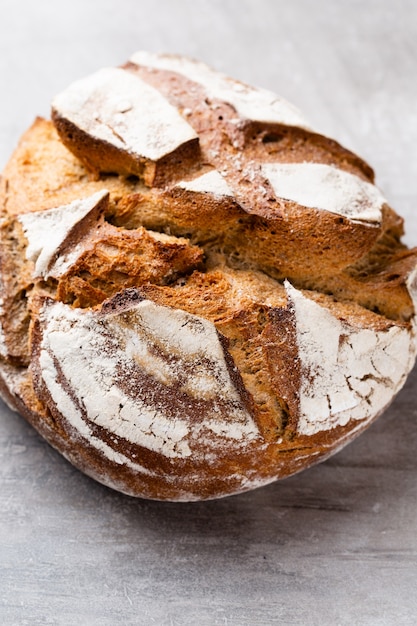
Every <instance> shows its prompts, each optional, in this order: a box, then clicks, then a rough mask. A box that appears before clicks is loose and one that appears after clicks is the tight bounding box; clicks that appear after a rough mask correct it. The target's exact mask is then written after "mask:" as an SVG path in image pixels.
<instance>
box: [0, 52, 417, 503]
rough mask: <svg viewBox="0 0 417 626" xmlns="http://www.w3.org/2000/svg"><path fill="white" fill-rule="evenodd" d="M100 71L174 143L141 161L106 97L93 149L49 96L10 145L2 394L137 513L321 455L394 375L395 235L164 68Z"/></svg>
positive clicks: (358, 426) (406, 281)
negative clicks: (168, 122) (163, 116)
mask: <svg viewBox="0 0 417 626" xmlns="http://www.w3.org/2000/svg"><path fill="white" fill-rule="evenodd" d="M158 63H159V61H158V60H157V65H158ZM186 63H187V62H186ZM123 72H125V73H126V76H125V74H123ZM117 76H118V77H120V78H121V80H124V78H126V80H127V83H128V84H131V81H132V80H133V81H135V80H136V79H138V80H139V79H140V81H142V82H141V83H139V84H138V89H140V88H142V86H141V85H142V83H143V84H145V85H147V86H149V87H151V88H152V89H154V90H156V92H157V94H159V95H158V98H160V96H162V99H165V100H166V102H167V103H168V105H169V107H172V110H173V111H174V113H173V118H172V119H174V120H175V119H176V117H175V115H177V116H178V113H179V114H180V116H181V117H182V119H183V120H184V126H182V127H181V129H182V130H181V132H179V133H178V141H177V144H176V143H175V141H176V135H175V132H173V134H172V137H171V140H170V141H171V143H168V141H167V140H166V138H165V137H162V138H160V139H161V142H162V143H161V145H160V146H159V147H158V146H157V148H158V149H159V152H156V153H155V152H152V150H151V148H152V149H153V146H152V145H151V143H152V141H151V140H150V139H149V138H147V139H146V138H145V139H143V137H142V136H141V135H140V132H141V131H140V129H139V131H137V133H136V134H135V133H133V132H132V133H130V130H129V128H127V130H126V135H123V132H124V131H125V129H124V127H123V124H122V125H121V126H120V124H121V122H120V119H119V117H120V115H119V114H124V112H125V110H126V111H129V110H130V109H131V108H132V107H130V105H129V103H126V102H124V101H123V102H116V105H115V106H116V113H115V115H116V117H115V121H114V127H113V126H112V127H111V130H112V133H113V135H114V137H115V138H116V139H115V141H114V143H112V142H111V137H110V139H109V140H107V139H103V137H107V135H106V134H105V133H104V134H102V135H101V134H100V133H101V129H100V127H98V126H97V123H98V122H99V123H101V121H100V120H101V118H100V115H101V114H103V115H102V117H103V119H105V121H106V120H107V121H106V124H107V127H109V125H110V126H111V124H110V122H109V121H108V118H105V115H108V111H107V110H103V111H102V112H100V111H98V113H97V115H96V113H93V118H94V119H89V118H88V115H89V114H87V113H85V115H86V116H87V119H86V120H81V122H79V118H78V117H76V116H75V118H74V119H75V122H74V119H73V118H72V117H71V115H72V113H73V111H72V109H71V107H72V106H73V101H72V99H71V98H70V99H69V101H68V100H66V99H65V94H64V98H63V99H62V98H60V99H58V100H56V101H54V102H56V107H55V105H54V110H53V114H52V118H53V121H52V122H50V121H47V120H42V119H37V120H36V121H35V122H34V124H33V126H32V127H31V128H30V129H29V130H28V131H27V132H26V133H25V135H24V136H23V137H22V140H21V142H20V144H19V146H18V148H17V150H16V151H15V153H14V155H13V156H12V158H11V159H10V161H9V164H8V165H7V166H6V168H5V171H4V173H3V176H2V179H1V181H0V213H1V217H2V224H1V229H0V235H1V242H2V243H1V250H0V278H1V292H2V293H1V296H2V307H1V311H0V329H1V335H0V355H1V356H0V389H1V393H2V394H3V396H4V397H5V399H6V400H7V401H8V402H9V403H10V404H11V405H12V406H13V407H14V408H15V409H17V410H18V411H19V412H21V413H22V414H23V415H24V416H25V417H26V419H28V421H29V422H30V423H32V424H33V426H34V427H35V428H36V429H37V430H38V431H39V432H40V433H41V434H42V436H44V437H45V438H46V439H47V440H48V441H49V442H50V443H51V444H52V445H53V446H55V447H56V448H57V449H58V450H60V451H61V452H62V453H63V454H64V455H65V456H66V457H67V458H68V459H69V460H70V461H71V462H72V463H74V465H76V466H77V467H79V468H80V469H81V470H82V471H84V472H86V473H87V474H89V475H90V476H93V477H94V478H96V479H97V480H100V481H102V482H104V483H106V484H109V485H110V486H112V487H114V488H116V489H119V490H121V491H123V492H125V493H129V494H131V495H135V496H143V497H148V498H157V499H170V500H187V499H206V498H213V497H219V496H223V495H228V494H231V493H236V492H239V491H244V490H247V489H250V488H253V487H256V486H259V485H261V484H265V483H267V482H269V481H271V480H274V479H276V478H281V477H285V476H288V475H290V474H292V473H294V472H296V471H299V470H301V469H304V468H306V467H308V466H310V465H311V464H313V463H316V462H318V461H319V460H322V459H324V458H326V457H327V456H328V455H329V454H331V453H332V451H334V450H336V449H338V448H339V447H340V446H342V445H344V444H345V443H346V442H347V441H349V440H350V439H352V438H353V437H354V436H356V435H357V434H358V433H359V432H361V430H363V429H364V428H365V427H366V426H367V425H368V424H369V423H371V422H372V421H373V420H374V419H375V418H376V416H377V415H378V414H379V413H380V412H381V411H382V410H383V409H384V408H385V406H387V405H388V404H389V402H390V401H391V399H392V397H394V395H395V393H397V391H398V390H399V389H400V387H401V385H402V384H403V382H404V380H405V377H406V375H407V372H408V371H409V369H410V367H411V365H412V363H413V361H414V355H415V335H414V333H415V329H414V328H415V326H414V325H415V322H414V313H415V309H414V306H415V305H414V302H413V297H414V298H415V287H413V284H412V283H413V280H414V278H413V277H414V276H415V271H416V270H415V268H416V265H417V251H416V250H415V249H413V250H409V249H407V248H406V247H405V246H404V245H403V244H402V243H401V240H400V238H401V236H402V233H403V224H402V220H401V218H400V217H399V216H398V215H397V214H396V213H395V212H394V211H393V210H392V209H390V208H389V207H388V205H387V204H386V202H385V201H384V200H383V198H382V196H381V194H380V192H379V191H378V190H377V189H376V188H375V187H374V186H373V184H372V183H373V171H372V169H371V168H370V167H369V166H368V165H367V164H366V163H364V161H362V159H360V158H359V157H357V156H356V155H354V154H353V153H351V152H349V151H348V150H346V149H344V148H343V147H342V146H340V145H339V144H338V143H337V142H335V141H333V140H331V139H329V138H327V137H323V136H322V135H320V134H318V133H315V132H314V131H312V130H308V129H306V128H300V127H297V126H294V125H289V124H286V123H284V122H283V123H277V122H276V121H270V122H268V121H259V120H256V119H249V118H246V117H244V116H243V117H242V113H241V111H240V109H239V106H238V105H239V101H238V102H237V104H236V100H235V95H236V94H234V95H233V94H232V95H233V97H232V98H231V102H228V101H227V100H224V99H222V98H220V97H219V96H218V94H219V93H222V92H221V91H220V92H219V91H218V90H217V92H216V91H214V93H215V95H214V96H213V94H212V93H209V92H210V85H209V86H207V85H205V84H204V81H202V82H201V83H200V82H199V81H198V80H193V79H191V78H190V76H189V75H188V76H187V73H186V72H185V73H184V74H183V73H181V71H173V70H172V68H171V69H167V68H166V67H163V63H162V65H161V66H160V67H151V66H149V67H148V66H146V64H145V65H140V64H138V63H136V62H130V63H128V64H127V65H126V66H124V69H120V68H119V69H118V70H117ZM94 80H95V79H94ZM222 80H223V79H222ZM88 84H89V83H88V81H87V86H88ZM222 84H223V83H222ZM106 85H107V83H106ZM135 88H136V87H135ZM100 89H102V86H100ZM106 89H108V86H106ZM146 89H147V87H146ZM233 89H234V87H233ZM233 89H232V90H233ZM245 89H249V88H247V87H245V86H243V87H242V86H241V85H238V86H237V87H236V89H235V91H236V93H238V94H240V93H246V92H245ZM207 90H208V91H207ZM94 93H95V92H94ZM100 93H101V92H100ZM250 93H252V92H250ZM216 94H217V95H216ZM93 95H94V94H93ZM110 95H111V94H110ZM252 95H253V94H252ZM94 97H96V96H94ZM151 97H153V96H152V94H151ZM259 97H261V98H262V97H264V96H262V94H260V96H259ZM62 103H63V104H62ZM97 103H98V105H100V98H99V99H98V100H97ZM67 104H68V106H67ZM135 106H136V105H135ZM135 106H134V107H133V109H135ZM129 107H130V108H129ZM91 110H93V109H91ZM161 110H162V109H161ZM164 110H165V109H164ZM169 111H170V109H168V112H169ZM144 114H145V115H147V113H146V112H144ZM112 115H113V113H112ZM149 115H151V116H152V115H153V113H150V114H149ZM117 116H119V117H117ZM284 117H285V110H284ZM129 119H132V118H129ZM84 121H85V122H86V123H85V124H84ZM110 121H111V120H110ZM151 121H152V123H153V122H154V121H155V120H154V119H153V118H152V119H151ZM133 123H134V121H133V122H132V124H133ZM181 123H182V122H181ZM187 125H188V126H187ZM187 128H188V130H187ZM120 129H121V130H120ZM184 129H185V130H184ZM171 130H172V128H171V127H169V128H168V131H169V132H171ZM174 130H175V128H174ZM119 131H120V133H121V134H119ZM168 131H167V132H168ZM103 132H104V131H103ZM135 132H136V131H135ZM187 133H188V134H187ZM193 134H195V137H194V136H193ZM136 135H137V136H138V137H142V139H141V142H142V143H140V142H138V143H137V144H135V141H136V139H137V136H136ZM187 137H188V139H187ZM190 137H191V138H190ZM129 142H131V143H130V144H129ZM147 142H148V143H147ZM156 143H158V142H156ZM132 146H133V147H132ZM161 146H162V147H161ZM173 146H174V147H173ZM175 146H177V147H175ZM164 150H165V153H164ZM152 154H154V155H155V154H156V156H149V155H152ZM305 165H307V166H309V165H312V166H314V167H313V168H310V169H308V168H307V169H305V167H304V166H305ZM286 168H287V169H286ZM303 168H304V169H303ZM300 172H302V174H300ZM291 176H295V177H297V176H298V177H300V176H301V179H300V178H299V179H297V178H296V179H297V180H301V181H302V182H303V179H302V176H305V177H306V181H305V188H306V189H307V191H308V193H306V194H304V195H303V196H300V197H298V189H296V191H295V192H294V190H293V187H292V186H291V184H289V186H288V185H287V183H288V180H289V177H291ZM326 177H327V178H326ZM329 180H330V183H329ZM317 181H319V184H318V188H317ZM281 184H284V185H287V186H286V187H285V193H284V192H283V193H282V194H281V195H280V193H279V191H280V185H281ZM301 186H302V187H304V184H303V185H301ZM295 187H297V186H296V185H295ZM288 189H289V191H288ZM323 189H324V192H323V193H322V191H323ZM309 193H310V195H312V196H313V201H311V202H310V198H309V196H308V194H309ZM349 194H350V195H349ZM300 198H302V199H300ZM346 198H347V200H346ZM46 218H47V220H46ZM65 220H66V221H65ZM45 225H47V228H49V229H50V233H49V231H48V233H47V234H45V229H46V226H45ZM49 234H50V236H49Z"/></svg>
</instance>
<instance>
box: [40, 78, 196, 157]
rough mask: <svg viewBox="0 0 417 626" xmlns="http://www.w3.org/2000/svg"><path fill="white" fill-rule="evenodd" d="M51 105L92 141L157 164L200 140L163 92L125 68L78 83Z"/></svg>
mask: <svg viewBox="0 0 417 626" xmlns="http://www.w3.org/2000/svg"><path fill="white" fill-rule="evenodd" d="M52 107H53V109H55V110H56V111H57V112H58V113H59V115H60V116H61V117H63V118H65V119H67V120H69V121H70V122H72V123H73V124H75V125H76V126H77V127H78V128H80V129H81V130H83V131H85V132H86V133H88V134H89V135H91V136H92V137H96V138H97V139H100V140H102V141H106V142H108V143H110V144H111V145H113V146H115V147H116V148H118V149H119V150H123V151H126V152H128V153H129V154H132V155H135V156H138V157H145V158H147V159H152V160H155V161H156V160H158V159H160V158H162V157H163V156H165V155H167V154H170V153H171V152H173V151H174V150H176V149H177V148H179V147H180V146H182V145H183V144H184V143H187V142H188V141H190V140H192V139H196V138H197V135H196V133H195V131H194V130H193V128H192V127H191V126H190V125H189V124H188V123H187V122H186V121H185V120H184V118H183V117H181V115H180V114H179V112H178V111H177V109H175V108H174V107H173V106H171V104H169V102H168V100H166V99H165V98H164V97H163V96H162V95H161V94H160V93H159V91H157V90H156V89H154V88H153V87H151V86H150V85H148V84H147V83H145V82H144V81H143V80H142V79H141V78H139V77H138V76H135V75H134V74H132V73H131V72H128V71H126V70H123V69H120V68H104V69H102V70H100V71H98V72H96V73H95V74H92V75H90V76H88V77H86V78H83V79H81V80H79V81H76V82H75V83H73V84H72V85H70V86H69V87H68V88H67V89H66V90H65V91H63V92H62V93H61V94H59V95H58V96H56V98H55V99H54V101H53V103H52Z"/></svg>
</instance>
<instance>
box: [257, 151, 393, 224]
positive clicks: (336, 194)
mask: <svg viewBox="0 0 417 626" xmlns="http://www.w3.org/2000/svg"><path fill="white" fill-rule="evenodd" d="M262 172H263V174H264V175H265V177H266V178H267V179H268V180H269V182H270V183H271V185H272V187H273V189H274V192H275V194H276V195H277V196H278V197H280V198H283V199H285V200H292V201H293V202H297V203H298V204H301V205H302V206H306V207H311V208H314V209H320V210H324V211H330V212H331V213H337V214H339V215H343V216H344V217H347V218H349V219H351V220H355V221H360V222H370V223H372V224H378V223H379V222H381V220H382V213H381V209H382V206H383V204H384V203H385V202H386V200H385V198H384V196H383V195H382V193H381V192H380V191H379V189H378V188H377V187H375V185H372V184H371V183H368V182H366V181H364V180H362V179H361V178H359V177H358V176H355V175H354V174H350V173H349V172H345V171H344V170H340V169H338V168H336V167H332V166H330V165H323V164H321V163H265V164H263V165H262Z"/></svg>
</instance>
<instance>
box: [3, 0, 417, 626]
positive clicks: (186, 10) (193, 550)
mask: <svg viewBox="0 0 417 626" xmlns="http://www.w3.org/2000/svg"><path fill="white" fill-rule="evenodd" d="M0 8H1V13H0V16H1V17H0V86H1V87H0V88H1V91H0V93H1V96H0V167H3V165H4V164H5V163H6V161H7V158H8V156H9V154H10V152H11V151H12V149H13V147H14V145H15V144H16V142H17V140H18V137H19V135H20V134H21V133H22V132H23V130H24V129H25V128H26V127H27V126H28V125H29V124H30V123H31V122H32V119H33V117H34V116H35V115H36V114H41V115H48V110H49V102H50V99H51V97H52V96H53V95H54V94H55V93H56V92H57V91H58V90H60V89H62V88H63V87H65V86H66V85H67V84H68V83H69V82H70V81H71V80H73V79H76V78H79V77H81V76H83V75H84V74H86V73H88V72H90V71H93V70H95V69H98V68H99V67H101V66H103V65H107V64H109V65H114V64H117V63H121V62H123V61H124V60H125V59H126V58H127V57H128V56H129V55H130V54H131V53H132V52H133V51H135V50H136V49H141V48H142V49H150V50H156V51H160V50H161V51H168V52H179V53H185V54H190V55H192V56H195V57H199V58H200V59H202V60H204V61H206V62H208V63H210V64H212V65H214V66H215V67H217V68H218V69H220V70H223V71H225V72H227V73H229V74H231V75H234V76H236V77H238V78H241V79H243V80H246V81H248V82H250V83H254V84H258V85H260V86H263V87H266V88H269V89H271V90H274V91H276V92H278V93H280V94H281V95H283V96H285V97H286V98H288V99H289V100H291V101H293V102H294V103H296V104H297V105H298V106H299V107H300V108H302V109H303V110H304V112H305V113H306V115H307V117H309V118H310V120H311V121H312V122H313V124H314V125H315V126H317V127H319V128H320V129H322V130H323V132H325V133H327V134H330V135H333V136H335V137H336V138H337V139H339V141H341V142H342V143H344V144H345V145H347V146H348V147H350V148H353V149H355V150H356V151H358V152H359V153H360V154H361V155H362V156H364V157H365V158H366V159H367V160H368V161H369V162H370V163H371V164H372V165H373V167H374V168H375V170H376V172H377V182H378V184H379V186H380V187H381V188H382V189H383V190H384V192H385V194H386V196H387V197H388V199H389V200H390V202H391V204H392V205H393V206H394V207H395V208H396V209H397V210H398V211H399V212H400V213H402V214H403V215H404V216H405V218H406V220H407V236H406V241H407V242H408V243H409V244H412V245H415V244H416V243H417V220H416V215H415V211H414V210H413V209H414V204H415V202H416V197H417V182H416V181H417V156H416V146H417V105H416V103H417V3H416V2H415V0H409V1H407V0H397V1H396V2H390V1H388V0H386V1H385V2H384V1H382V0H362V1H356V0H350V1H348V0H339V1H337V2H335V1H334V0H315V1H314V2H313V1H312V0H291V1H289V0H222V1H218V0H211V1H208V0H153V1H150V0H147V1H146V2H144V1H142V0H117V1H116V0H71V1H70V2H65V3H64V2H61V1H58V0H55V1H54V2H52V0H51V1H49V0H48V1H47V0H36V1H29V0H28V1H26V2H24V1H18V0H0ZM416 396H417V371H416V370H415V371H414V373H413V375H412V376H411V377H410V379H409V382H408V383H407V385H406V388H405V389H404V390H403V391H402V392H401V394H400V395H399V397H398V398H397V400H396V401H395V402H394V404H393V405H392V406H391V408H390V409H389V410H388V411H387V412H386V414H385V415H384V416H383V417H382V418H381V419H380V420H379V421H378V422H377V423H376V424H375V425H374V426H373V427H372V428H371V429H369V430H368V431H367V433H365V434H364V435H363V436H362V437H360V438H359V439H357V440H356V441H355V442H354V443H352V444H351V445H350V446H349V447H347V448H345V449H344V450H343V451H342V452H341V453H339V454H338V455H337V456H335V457H333V458H332V459H331V460H329V461H328V462H326V463H324V464H322V465H320V466H317V467H316V468H314V469H312V470H309V471H307V472H305V473H303V474H300V475H298V476H296V477H293V478H290V479H287V480H286V481H283V482H281V483H276V484H274V485H271V486H269V487H266V488H263V489H260V490H258V491H255V492H252V493H249V494H246V495H243V496H237V497H233V498H229V499H225V500H219V501H217V502H211V503H200V504H189V505H184V504H181V505H178V504H161V503H155V502H146V501H140V500H133V499H130V498H127V497H124V496H121V495H119V494H116V493H113V492H111V491H110V490H108V489H106V488H105V487H102V486H100V485H98V484H96V483H94V482H93V481H91V480H89V479H88V478H86V477H84V476H83V475H81V474H80V473H78V472H77V471H76V470H74V469H73V468H72V467H71V466H69V465H68V464H67V463H66V461H64V460H63V459H62V458H61V457H60V456H59V455H58V454H57V453H55V452H54V451H53V450H51V449H50V448H49V446H48V445H47V444H46V443H44V442H43V441H41V440H40V438H39V437H38V436H37V434H36V433H35V432H33V430H32V429H31V428H30V427H29V426H27V425H26V424H25V422H24V421H23V420H22V419H21V418H19V417H18V416H15V415H14V414H12V413H11V412H10V411H9V410H8V409H7V408H6V407H4V406H3V405H1V406H0V418H1V419H0V623H1V624H2V625H3V624H4V625H5V626H14V625H19V626H20V625H28V626H32V625H37V624H39V625H42V626H48V625H65V626H66V625H68V626H70V625H71V626H72V625H73V624H80V625H82V626H84V625H85V626H89V625H90V624H91V625H106V626H107V625H109V626H113V625H115V624H121V625H125V624H126V625H130V624H131V625H139V626H141V625H144V626H148V625H152V624H156V625H158V626H159V625H161V626H165V625H166V626H171V625H181V626H182V625H196V626H199V625H201V626H204V625H212V624H213V625H219V626H220V625H224V626H246V625H247V626H252V625H253V626H257V625H266V626H267V625H269V624H284V625H286V624H301V625H307V626H308V625H310V624H311V625H316V624H317V625H320V626H321V625H331V626H333V625H346V626H348V625H349V626H352V625H356V624H358V625H372V626H373V625H380V626H382V625H384V626H385V625H390V626H391V625H393V626H394V625H395V626H397V625H401V624H406V625H408V624H410V625H415V624H417V593H416V588H417V480H416V479H417V420H416V417H417V407H416Z"/></svg>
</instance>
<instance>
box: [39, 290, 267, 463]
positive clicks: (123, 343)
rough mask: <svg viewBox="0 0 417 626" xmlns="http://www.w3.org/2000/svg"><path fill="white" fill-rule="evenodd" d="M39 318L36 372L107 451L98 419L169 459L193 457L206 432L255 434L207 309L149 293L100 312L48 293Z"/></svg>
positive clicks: (245, 438)
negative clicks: (197, 311) (186, 307)
mask: <svg viewBox="0 0 417 626" xmlns="http://www.w3.org/2000/svg"><path fill="white" fill-rule="evenodd" d="M40 326H41V335H42V339H41V343H40V347H39V372H40V377H41V379H42V382H43V384H44V385H45V386H46V389H47V390H48V393H49V395H50V398H51V401H52V403H53V405H54V406H55V410H57V411H58V412H61V413H62V415H63V416H64V418H65V419H66V420H67V421H68V422H69V423H70V424H71V426H72V428H74V429H75V430H76V431H77V432H78V434H79V435H80V436H82V437H83V438H85V439H87V440H88V442H89V443H90V444H91V445H93V446H95V447H97V448H98V449H100V450H101V452H103V454H105V455H106V456H109V455H108V450H107V448H108V445H110V447H111V443H110V444H108V443H107V444H106V446H104V447H103V445H102V443H100V441H101V440H99V438H98V437H97V436H95V435H94V434H93V430H94V428H93V427H94V426H99V427H100V428H101V429H104V431H106V432H107V433H109V434H110V435H111V436H114V437H116V438H117V439H123V440H125V441H127V442H129V443H130V444H136V445H138V446H141V447H144V448H147V449H148V450H152V451H154V452H158V453H159V454H162V455H164V456H166V457H169V458H186V457H189V456H190V455H191V454H192V453H193V448H195V447H196V444H198V443H199V439H200V437H201V436H202V435H203V434H205V438H206V439H209V438H210V436H209V434H208V433H210V432H211V433H212V435H213V436H219V437H222V438H226V439H231V440H235V441H236V445H245V444H247V443H248V442H249V441H252V440H253V439H254V438H256V437H257V435H258V430H257V427H256V425H255V423H254V422H253V419H252V418H251V415H250V413H249V412H248V408H247V407H246V406H245V402H244V401H243V399H242V397H241V396H240V394H239V391H238V389H237V388H236V386H235V385H234V382H233V381H232V379H231V377H230V372H229V370H228V367H227V364H226V361H225V356H224V350H223V347H222V345H221V343H220V341H219V337H218V334H217V332H216V330H215V328H214V326H213V325H212V324H211V323H209V322H207V321H206V320H204V319H203V318H199V317H197V316H192V315H189V314H187V313H184V312H182V311H175V310H171V309H169V308H167V307H162V306H158V305H156V304H154V303H152V302H150V301H148V300H143V301H140V302H137V303H136V304H134V305H133V306H131V307H128V308H127V309H124V310H123V311H121V312H119V313H109V312H105V313H104V314H103V313H97V312H91V311H85V312H83V311H80V310H76V309H72V308H71V307H68V306H66V305H64V304H62V303H54V304H51V303H50V302H48V303H47V304H46V305H45V306H44V308H43V310H42V312H41V316H40ZM199 412H200V414H199ZM194 452H195V451H194Z"/></svg>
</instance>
